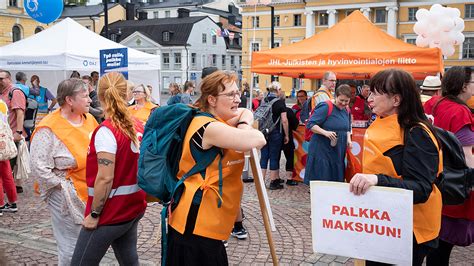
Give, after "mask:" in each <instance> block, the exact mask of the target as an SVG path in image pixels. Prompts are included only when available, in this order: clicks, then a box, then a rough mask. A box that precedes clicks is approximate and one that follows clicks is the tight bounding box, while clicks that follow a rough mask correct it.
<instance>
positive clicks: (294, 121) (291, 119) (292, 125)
mask: <svg viewBox="0 0 474 266" xmlns="http://www.w3.org/2000/svg"><path fill="white" fill-rule="evenodd" d="M286 116H287V117H288V126H289V129H290V130H293V131H294V130H296V129H298V125H299V124H300V122H299V121H298V118H296V114H295V110H293V109H291V108H289V107H286Z"/></svg>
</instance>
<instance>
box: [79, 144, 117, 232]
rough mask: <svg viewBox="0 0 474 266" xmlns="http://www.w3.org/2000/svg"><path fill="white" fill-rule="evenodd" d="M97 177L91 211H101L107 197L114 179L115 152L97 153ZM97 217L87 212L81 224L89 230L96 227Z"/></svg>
mask: <svg viewBox="0 0 474 266" xmlns="http://www.w3.org/2000/svg"><path fill="white" fill-rule="evenodd" d="M97 165H98V171H97V177H96V179H95V183H94V199H93V200H92V207H91V210H92V211H96V212H98V213H101V212H102V210H103V208H104V205H105V202H106V201H107V199H108V198H109V195H110V191H111V190H112V184H113V181H114V170H115V154H113V153H108V152H98V153H97ZM98 223H99V219H98V218H92V216H91V215H90V214H89V215H87V217H86V218H84V222H83V223H82V225H83V226H84V227H85V228H86V229H89V230H93V229H95V228H97V224H98Z"/></svg>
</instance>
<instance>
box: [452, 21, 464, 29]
mask: <svg viewBox="0 0 474 266" xmlns="http://www.w3.org/2000/svg"><path fill="white" fill-rule="evenodd" d="M454 23H455V24H456V25H455V26H454V30H455V31H463V30H464V20H463V19H462V18H454Z"/></svg>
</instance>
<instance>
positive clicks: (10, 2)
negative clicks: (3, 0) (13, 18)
mask: <svg viewBox="0 0 474 266" xmlns="http://www.w3.org/2000/svg"><path fill="white" fill-rule="evenodd" d="M8 5H9V6H14V7H18V0H8Z"/></svg>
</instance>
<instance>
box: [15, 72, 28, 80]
mask: <svg viewBox="0 0 474 266" xmlns="http://www.w3.org/2000/svg"><path fill="white" fill-rule="evenodd" d="M15 79H16V81H22V80H27V77H26V74H25V73H24V72H16V75H15Z"/></svg>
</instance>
